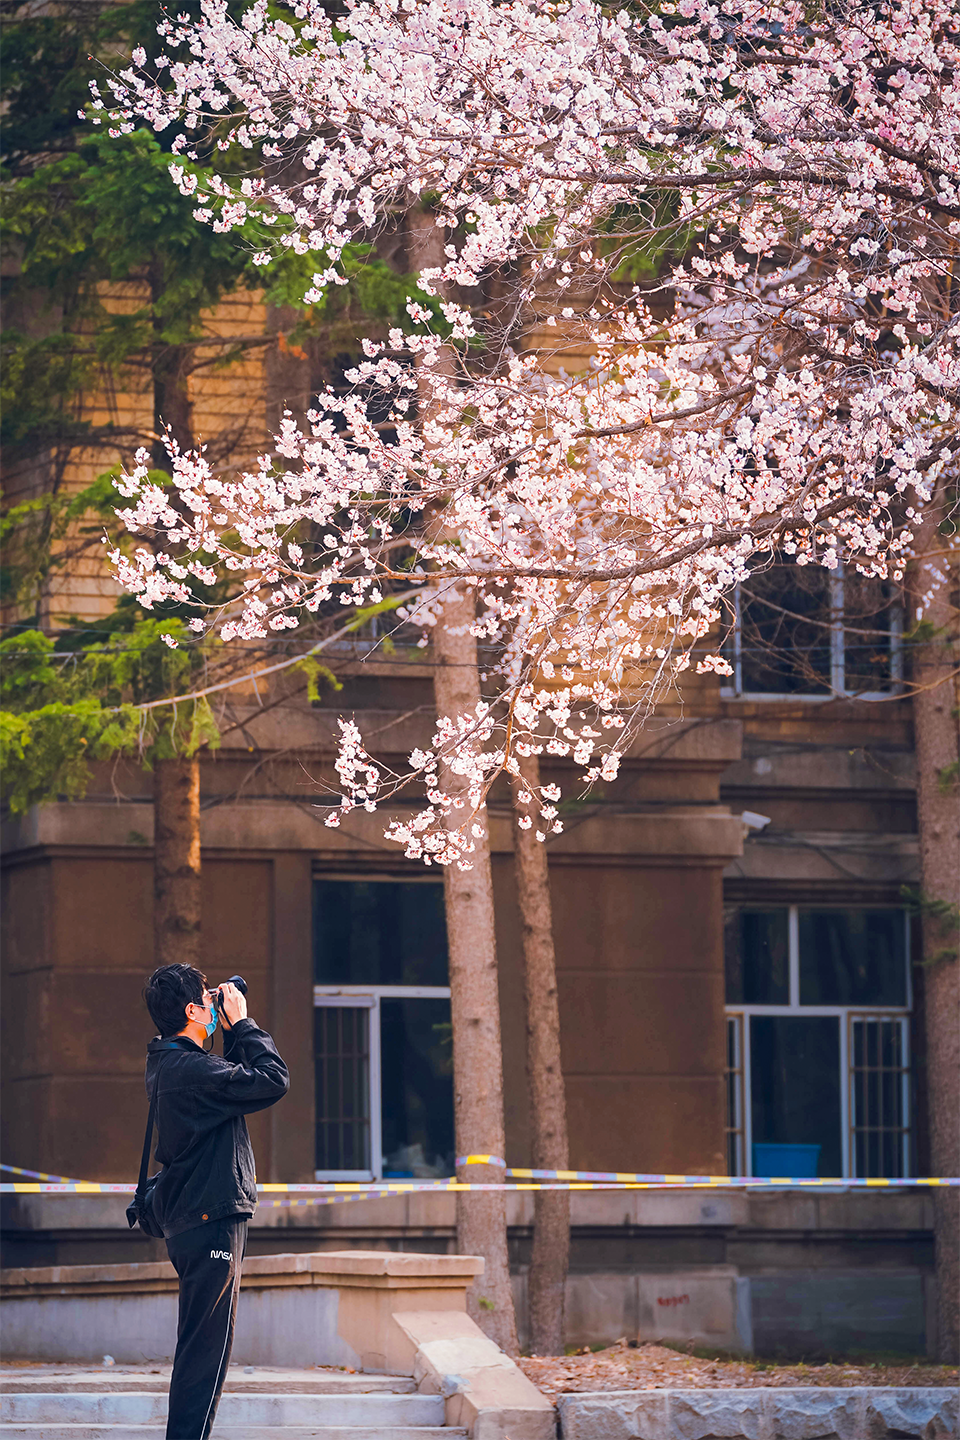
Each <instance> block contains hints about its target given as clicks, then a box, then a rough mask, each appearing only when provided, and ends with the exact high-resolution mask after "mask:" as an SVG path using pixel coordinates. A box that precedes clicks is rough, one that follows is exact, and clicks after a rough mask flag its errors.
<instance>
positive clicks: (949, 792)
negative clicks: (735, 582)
mask: <svg viewBox="0 0 960 1440" xmlns="http://www.w3.org/2000/svg"><path fill="white" fill-rule="evenodd" d="M945 515H946V504H945V500H944V491H943V486H942V484H941V486H940V489H939V491H938V493H937V495H936V496H935V497H934V500H933V501H932V502H931V503H930V505H929V506H927V507H926V513H925V514H924V518H923V521H922V524H921V527H920V530H919V533H918V535H917V538H916V544H915V553H916V555H917V560H916V562H915V565H914V567H913V574H912V577H911V587H910V589H911V608H912V614H911V616H910V622H911V627H912V626H913V625H915V624H916V623H917V622H918V621H919V622H920V623H921V624H922V625H923V627H924V628H923V630H921V632H920V636H921V638H922V639H923V640H924V642H925V643H923V644H922V645H921V644H917V646H916V648H915V650H914V662H913V667H912V671H913V681H914V684H915V685H916V686H917V689H916V692H915V694H914V697H913V717H914V735H915V747H916V757H917V807H918V812H919V830H920V886H921V902H920V903H921V927H922V937H923V975H924V1001H925V1022H926V1050H927V1094H928V1097H929V1119H930V1159H931V1172H932V1174H933V1175H935V1176H956V1175H960V985H958V976H960V961H958V939H960V935H958V922H957V914H958V910H957V907H958V903H960V804H958V798H957V784H958V781H957V771H956V768H955V767H956V766H957V761H958V726H957V716H956V703H957V702H956V691H955V682H954V671H955V669H956V665H957V655H956V637H957V611H956V609H955V607H954V606H953V604H952V603H951V600H952V596H951V589H952V587H953V585H955V584H956V571H955V567H954V569H953V573H952V574H950V573H949V568H950V567H949V564H948V560H947V559H946V558H944V555H943V552H944V550H945V549H946V545H947V542H946V541H945V540H944V539H943V538H942V537H941V536H940V534H939V532H938V524H939V522H940V521H941V520H943V519H944V517H945ZM936 552H939V557H938V556H937V554H936ZM938 571H939V572H940V573H941V576H943V577H945V578H942V579H940V581H939V583H938V574H937V572H938ZM931 591H932V594H931V593H930V592H931ZM950 767H954V769H953V770H952V772H951V770H950ZM933 1205H934V1234H935V1241H936V1272H937V1297H938V1300H937V1310H938V1314H937V1320H938V1352H939V1358H940V1360H941V1361H944V1362H951V1363H953V1364H956V1362H957V1360H958V1358H960V1316H958V1307H960V1190H957V1189H944V1190H939V1191H934V1192H933Z"/></svg>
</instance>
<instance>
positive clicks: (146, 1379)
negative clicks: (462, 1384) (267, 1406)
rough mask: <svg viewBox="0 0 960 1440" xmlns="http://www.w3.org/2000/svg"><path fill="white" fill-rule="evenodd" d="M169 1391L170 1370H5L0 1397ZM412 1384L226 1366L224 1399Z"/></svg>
mask: <svg viewBox="0 0 960 1440" xmlns="http://www.w3.org/2000/svg"><path fill="white" fill-rule="evenodd" d="M169 1385H170V1366H169V1365H163V1366H158V1367H155V1368H151V1369H149V1370H148V1369H145V1368H143V1367H142V1366H136V1365H116V1366H111V1367H109V1368H107V1369H104V1368H102V1367H100V1366H96V1367H94V1366H89V1365H84V1366H81V1365H76V1366H73V1365H30V1366H19V1365H4V1366H3V1368H2V1369H0V1394H12V1393H17V1394H23V1395H27V1394H34V1393H38V1392H42V1393H44V1394H50V1395H52V1394H56V1393H64V1394H67V1395H80V1394H84V1393H87V1392H90V1393H96V1394H107V1395H114V1394H118V1393H120V1392H121V1391H124V1390H148V1391H157V1390H159V1391H162V1392H163V1393H164V1394H166V1392H167V1389H168V1387H169ZM416 1389H417V1386H416V1382H415V1381H414V1380H413V1379H411V1378H410V1377H409V1376H407V1375H357V1374H354V1373H351V1372H349V1371H346V1370H321V1369H317V1370H286V1369H280V1368H276V1367H271V1366H267V1365H264V1366H260V1365H258V1366H257V1367H256V1369H254V1367H253V1366H240V1365H231V1366H230V1368H229V1370H228V1371H227V1378H226V1381H225V1383H224V1387H223V1391H224V1394H225V1395H371V1394H378V1395H413V1394H415V1393H416Z"/></svg>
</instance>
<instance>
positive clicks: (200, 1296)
mask: <svg viewBox="0 0 960 1440" xmlns="http://www.w3.org/2000/svg"><path fill="white" fill-rule="evenodd" d="M246 1245H247V1220H246V1218H242V1217H241V1218H238V1217H237V1216H236V1215H231V1216H229V1217H228V1218H227V1219H226V1220H211V1221H210V1223H209V1224H208V1225H197V1226H196V1227H195V1228H194V1229H192V1230H185V1231H184V1232H183V1234H182V1235H174V1236H173V1237H172V1239H170V1240H168V1241H167V1254H168V1255H169V1256H170V1259H171V1260H172V1261H173V1266H174V1269H175V1270H176V1272H177V1274H178V1275H179V1276H180V1317H179V1323H178V1325H177V1353H176V1355H175V1356H174V1360H173V1374H172V1376H171V1377H170V1408H169V1411H168V1413H167V1440H207V1436H208V1435H209V1434H210V1431H211V1429H212V1428H213V1419H214V1416H215V1415H216V1413H217V1406H218V1405H219V1403H220V1391H221V1390H222V1389H223V1382H224V1380H225V1379H226V1374H227V1366H228V1365H229V1363H230V1351H231V1349H232V1348H233V1328H234V1325H235V1323H236V1318H237V1295H238V1294H239V1291H240V1267H241V1266H242V1264H243V1253H244V1250H245V1249H246Z"/></svg>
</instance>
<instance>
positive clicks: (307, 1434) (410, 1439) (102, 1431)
mask: <svg viewBox="0 0 960 1440" xmlns="http://www.w3.org/2000/svg"><path fill="white" fill-rule="evenodd" d="M165 1432H166V1426H164V1425H72V1424H58V1425H57V1427H56V1429H53V1428H52V1427H51V1425H50V1423H49V1421H46V1420H41V1421H38V1422H35V1423H33V1424H14V1425H0V1437H2V1440H54V1437H56V1440H163V1436H164V1434H165ZM466 1433H467V1432H466V1430H461V1429H459V1428H455V1427H451V1428H450V1429H444V1428H443V1427H441V1426H439V1425H412V1426H408V1425H374V1426H370V1425H281V1426H277V1425H231V1426H230V1427H229V1429H227V1428H226V1427H225V1426H223V1425H222V1424H221V1421H220V1416H219V1414H218V1415H217V1419H216V1423H215V1424H214V1427H213V1437H212V1440H454V1437H461V1440H462V1437H465V1436H466Z"/></svg>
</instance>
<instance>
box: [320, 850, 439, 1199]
mask: <svg viewBox="0 0 960 1440" xmlns="http://www.w3.org/2000/svg"><path fill="white" fill-rule="evenodd" d="M338 878H339V877H338ZM392 999H398V1000H449V999H450V986H449V985H314V987H313V1004H314V1008H315V1009H317V1008H319V1007H320V1006H324V1005H326V1006H334V1005H335V1006H339V1007H341V1008H342V1009H356V1010H360V1009H367V1010H369V1011H370V1017H369V1022H368V1023H369V1027H370V1028H369V1043H370V1061H369V1064H370V1071H369V1075H368V1077H367V1085H368V1094H369V1096H370V1160H371V1166H370V1169H369V1170H315V1171H314V1172H313V1175H314V1179H315V1180H382V1179H383V1114H382V1110H383V1099H382V1074H381V1068H380V1001H381V1000H392Z"/></svg>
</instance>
